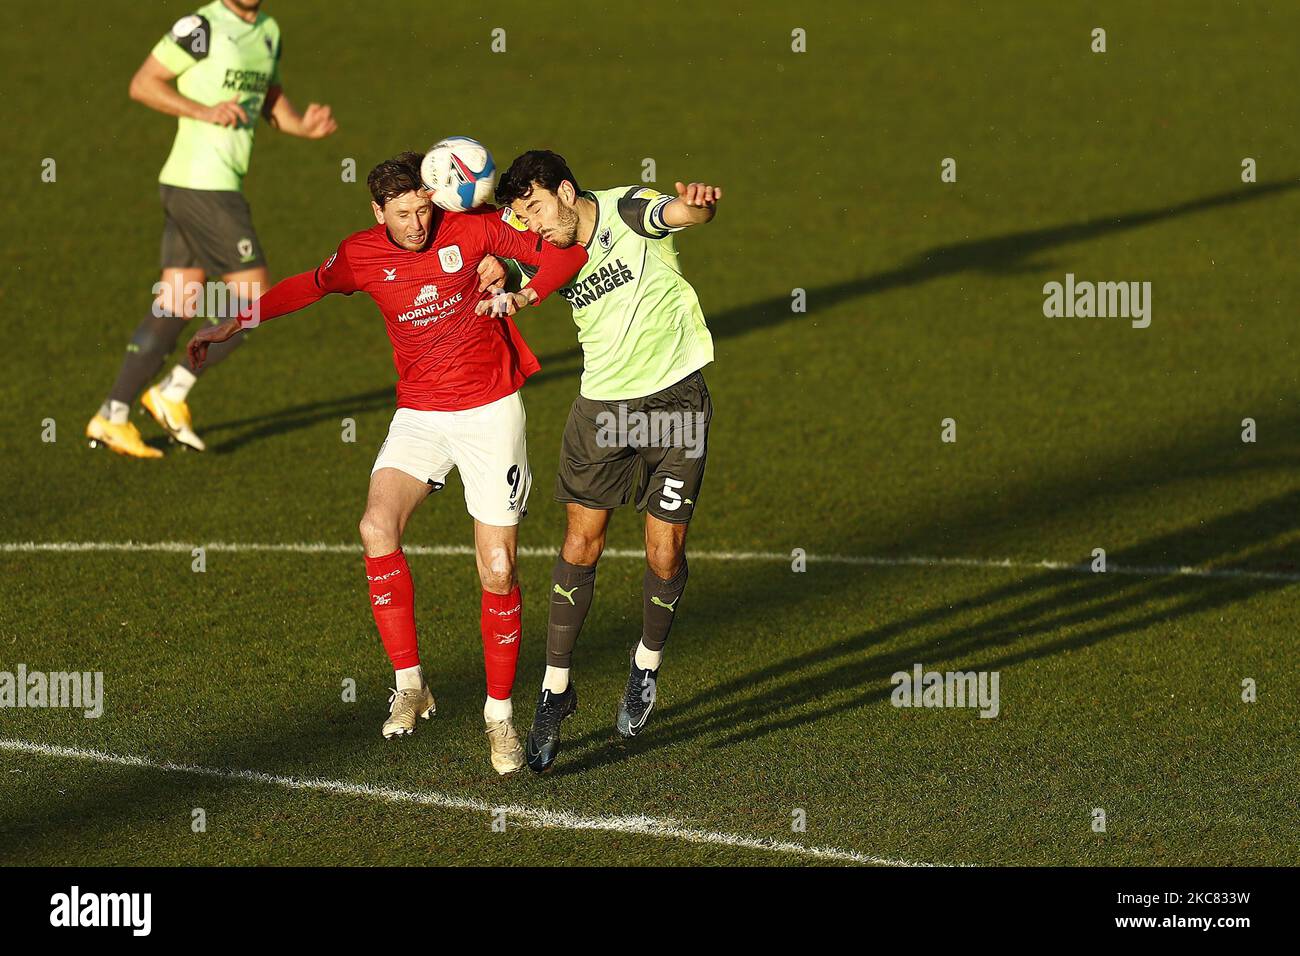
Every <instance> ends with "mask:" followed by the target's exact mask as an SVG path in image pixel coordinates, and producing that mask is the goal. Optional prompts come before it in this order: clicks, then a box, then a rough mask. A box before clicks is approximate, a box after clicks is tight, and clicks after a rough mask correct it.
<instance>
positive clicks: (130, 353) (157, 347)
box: [86, 240, 203, 458]
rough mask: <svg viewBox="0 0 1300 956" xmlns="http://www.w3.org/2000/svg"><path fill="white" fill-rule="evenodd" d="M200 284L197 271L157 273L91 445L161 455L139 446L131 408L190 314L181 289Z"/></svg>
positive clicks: (92, 428) (93, 426)
mask: <svg viewBox="0 0 1300 956" xmlns="http://www.w3.org/2000/svg"><path fill="white" fill-rule="evenodd" d="M164 241H165V240H164ZM202 283H203V270H202V269H199V268H192V267H188V268H177V267H172V268H166V269H163V271H162V279H161V281H160V283H159V285H160V288H159V292H158V295H157V297H156V298H155V299H154V303H153V305H152V306H150V308H149V314H148V315H147V316H146V317H145V318H144V319H143V320H141V322H140V324H139V325H138V326H136V330H135V334H134V335H132V336H131V341H130V342H129V343H128V344H127V347H126V357H125V358H123V359H122V367H121V368H120V369H119V370H118V373H117V379H116V381H114V383H113V387H112V388H111V389H110V390H109V393H108V397H107V398H105V399H104V403H103V404H102V405H100V407H99V411H98V413H96V415H95V417H94V418H92V419H91V420H90V424H89V425H87V426H86V436H87V437H88V438H89V439H90V440H91V443H92V445H93V444H94V443H96V442H103V443H104V444H105V445H107V446H108V447H109V448H111V449H112V450H113V451H116V452H118V453H120V454H123V455H131V456H133V457H136V458H161V457H162V452H160V451H159V450H158V449H156V448H152V447H150V446H149V445H146V444H145V443H144V439H142V438H141V437H140V432H139V430H137V429H136V427H135V425H133V424H132V423H131V421H130V418H129V416H130V412H131V404H132V403H133V402H134V401H135V400H136V398H138V397H139V395H140V393H141V392H142V391H143V390H144V387H145V385H146V384H147V383H148V382H149V380H150V379H151V378H153V377H154V376H155V375H157V374H158V370H159V369H160V368H162V364H163V362H164V361H166V359H167V356H168V355H169V354H170V353H171V351H172V349H173V348H175V347H176V342H177V340H178V339H179V338H180V334H181V331H182V330H183V329H184V328H185V321H186V320H187V319H188V318H190V317H191V316H192V315H193V314H194V308H195V303H194V302H193V301H192V297H187V296H186V295H185V290H186V288H187V287H190V288H192V287H194V286H195V285H198V286H201V285H202Z"/></svg>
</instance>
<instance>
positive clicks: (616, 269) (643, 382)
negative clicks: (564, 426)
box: [559, 186, 713, 402]
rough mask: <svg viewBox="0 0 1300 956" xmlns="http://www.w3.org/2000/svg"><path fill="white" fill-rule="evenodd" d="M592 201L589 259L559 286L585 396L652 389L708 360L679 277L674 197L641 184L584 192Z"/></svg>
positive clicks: (704, 330) (686, 286)
mask: <svg viewBox="0 0 1300 956" xmlns="http://www.w3.org/2000/svg"><path fill="white" fill-rule="evenodd" d="M582 195H583V196H585V197H586V198H587V199H591V200H594V201H595V203H596V226H595V229H594V230H593V231H592V234H591V241H590V242H588V243H587V264H586V265H585V266H583V267H582V269H581V271H579V273H578V274H577V276H575V277H574V279H573V281H572V282H571V283H569V285H567V286H565V287H564V288H562V289H560V290H559V292H560V294H561V295H562V296H564V298H565V299H567V300H568V302H569V305H571V306H572V307H573V321H574V323H576V324H577V326H578V342H579V343H580V344H581V345H582V355H583V370H582V386H581V389H580V390H581V392H582V396H583V398H589V399H593V400H595V401H605V402H611V401H621V400H623V399H629V398H640V397H642V396H645V395H651V394H653V393H655V392H657V391H659V390H661V389H664V388H667V387H668V386H669V385H672V384H674V383H676V382H679V381H681V380H682V379H684V378H685V377H686V376H687V375H690V374H691V373H692V372H694V371H697V370H698V369H701V368H703V367H704V366H705V365H708V364H709V363H710V362H712V361H713V336H711V335H710V334H709V328H708V326H707V325H705V323H704V311H703V310H702V309H701V308H700V300H699V299H698V298H697V297H696V295H695V290H694V289H693V288H691V284H690V283H689V282H687V281H686V279H685V278H684V277H683V276H682V270H681V267H680V266H679V265H678V263H677V249H676V246H675V245H674V243H673V237H672V233H674V232H677V231H678V230H677V229H673V228H671V227H670V226H668V225H667V224H666V223H665V222H664V221H663V209H664V206H666V205H667V204H668V203H669V202H670V201H671V199H672V197H670V196H665V195H664V194H663V193H660V192H657V191H656V190H653V189H649V188H646V187H642V186H620V187H618V188H616V189H602V190H597V191H595V192H592V191H589V190H588V191H584V192H583V193H582Z"/></svg>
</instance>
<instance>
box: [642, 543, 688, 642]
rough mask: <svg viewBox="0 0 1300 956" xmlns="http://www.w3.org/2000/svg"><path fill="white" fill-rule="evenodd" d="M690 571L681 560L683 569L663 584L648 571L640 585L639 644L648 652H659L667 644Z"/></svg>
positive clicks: (683, 560) (684, 561)
mask: <svg viewBox="0 0 1300 956" xmlns="http://www.w3.org/2000/svg"><path fill="white" fill-rule="evenodd" d="M689 570H690V569H689V567H688V565H687V564H686V559H685V558H683V559H682V568H681V570H680V571H678V572H677V573H676V574H674V575H673V576H672V577H671V578H669V579H668V580H667V581H665V580H664V579H663V578H661V577H659V575H657V574H655V573H654V572H653V571H651V570H650V569H649V568H647V569H646V572H645V581H644V582H643V583H642V585H641V598H642V601H641V603H642V626H641V643H642V644H644V645H645V646H646V650H648V651H662V650H663V649H664V644H666V643H668V632H669V631H671V630H672V629H673V618H675V617H676V616H677V606H678V605H677V602H678V600H680V598H681V596H682V592H683V591H685V590H686V578H687V576H688V572H689Z"/></svg>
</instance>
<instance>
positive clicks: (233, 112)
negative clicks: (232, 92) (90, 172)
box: [128, 53, 248, 126]
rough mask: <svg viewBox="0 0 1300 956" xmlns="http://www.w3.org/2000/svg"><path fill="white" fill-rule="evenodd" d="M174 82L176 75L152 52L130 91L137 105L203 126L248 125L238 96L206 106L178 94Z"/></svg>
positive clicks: (245, 113)
mask: <svg viewBox="0 0 1300 956" xmlns="http://www.w3.org/2000/svg"><path fill="white" fill-rule="evenodd" d="M174 79H176V72H175V71H174V70H171V69H168V68H167V67H166V66H165V65H164V64H163V62H162V61H161V60H159V59H158V58H157V57H156V56H154V55H153V54H152V53H151V54H150V55H149V56H148V57H146V58H145V61H144V62H143V63H142V64H140V69H138V70H136V71H135V76H133V77H131V86H130V88H129V90H128V92H129V94H130V96H131V99H133V100H135V101H136V102H137V103H143V104H144V105H145V106H147V107H149V108H150V109H152V110H157V111H158V112H159V113H166V114H167V115H168V116H185V117H188V118H189V119H196V120H201V121H202V122H204V123H215V124H216V125H217V126H241V125H246V124H247V123H248V113H247V111H246V110H245V109H244V108H243V107H242V106H240V105H239V97H238V96H232V97H231V98H230V99H228V100H226V101H225V102H223V103H217V104H216V105H215V106H204V105H203V104H202V103H200V102H198V101H197V100H192V99H190V98H189V97H188V96H185V95H183V94H182V93H181V92H180V91H178V90H177V89H176V87H175V86H173V85H172V81H173V80H174Z"/></svg>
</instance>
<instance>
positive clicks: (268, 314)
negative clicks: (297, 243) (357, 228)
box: [239, 245, 357, 329]
mask: <svg viewBox="0 0 1300 956" xmlns="http://www.w3.org/2000/svg"><path fill="white" fill-rule="evenodd" d="M356 291H357V286H356V280H355V279H354V278H353V275H352V267H351V266H350V265H349V264H348V258H347V253H346V251H345V249H344V247H343V246H342V245H340V246H339V248H338V251H337V252H335V253H334V255H332V256H330V257H329V258H328V259H326V260H325V261H324V262H323V263H322V264H321V265H320V267H319V268H317V269H314V270H313V271H311V272H300V273H298V274H297V275H295V276H289V278H287V279H281V280H280V281H279V282H277V283H276V284H275V285H273V286H271V288H270V289H268V290H267V291H266V294H265V295H262V296H261V297H259V298H258V299H257V300H255V301H254V302H253V303H252V304H251V305H247V306H245V307H244V308H243V309H241V310H240V313H239V322H240V325H242V326H243V327H244V328H246V329H247V328H254V327H256V326H257V325H259V324H261V323H263V322H269V321H270V320H271V319H274V318H276V317H277V316H281V315H288V314H289V313H290V312H297V311H298V310H299V309H302V308H305V307H307V306H309V305H311V304H312V303H313V302H317V301H319V300H320V299H322V298H324V297H325V296H326V295H327V294H328V293H330V292H339V293H341V294H343V295H351V294H352V293H353V292H356Z"/></svg>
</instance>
